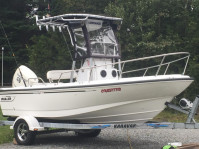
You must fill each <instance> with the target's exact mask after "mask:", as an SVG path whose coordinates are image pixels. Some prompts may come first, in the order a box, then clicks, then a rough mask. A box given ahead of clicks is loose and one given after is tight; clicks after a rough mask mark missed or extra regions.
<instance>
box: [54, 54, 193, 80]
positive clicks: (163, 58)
mask: <svg viewBox="0 0 199 149" xmlns="http://www.w3.org/2000/svg"><path fill="white" fill-rule="evenodd" d="M174 55H185V56H183V57H181V58H177V59H175V60H172V61H168V62H164V61H165V58H166V57H168V56H174ZM161 57H162V59H161V62H160V63H159V64H158V65H153V66H149V67H144V68H139V69H134V70H129V71H124V67H125V65H126V64H127V63H130V62H137V61H144V60H150V59H155V58H161ZM189 57H190V54H189V53H188V52H176V53H168V54H161V55H155V56H148V57H143V58H137V59H131V60H126V61H118V62H115V63H111V64H105V65H100V66H92V67H84V68H80V69H75V70H71V71H69V72H68V73H72V72H78V71H80V70H86V69H90V70H91V71H92V70H93V69H94V68H99V67H103V66H109V65H112V66H114V65H119V66H121V70H118V73H119V75H118V79H119V78H121V77H122V74H127V73H131V72H137V71H142V70H145V71H144V73H143V75H142V76H143V77H144V76H146V73H147V72H148V70H149V69H151V68H157V71H156V73H155V75H156V76H157V75H159V72H160V69H161V67H162V66H166V69H165V71H164V73H163V75H165V74H166V73H167V71H168V69H169V66H170V64H172V63H175V62H178V61H181V60H184V59H186V63H185V66H184V69H183V72H182V74H183V75H184V74H185V71H186V68H187V64H188V61H189ZM119 68H120V67H119ZM90 75H91V73H90ZM61 77H62V74H61V76H60V79H61ZM60 79H59V80H60ZM89 80H90V79H89ZM58 82H59V81H58Z"/></svg>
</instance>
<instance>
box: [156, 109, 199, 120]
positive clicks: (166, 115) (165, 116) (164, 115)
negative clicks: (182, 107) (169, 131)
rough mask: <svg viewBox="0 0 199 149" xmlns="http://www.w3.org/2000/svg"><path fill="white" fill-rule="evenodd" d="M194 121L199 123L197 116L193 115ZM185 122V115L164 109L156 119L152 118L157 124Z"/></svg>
mask: <svg viewBox="0 0 199 149" xmlns="http://www.w3.org/2000/svg"><path fill="white" fill-rule="evenodd" d="M194 119H195V120H196V122H199V115H195V116H194ZM186 120H187V115H186V114H183V113H180V112H178V111H175V110H173V109H169V108H166V109H165V110H164V111H162V112H161V113H160V114H158V115H157V116H156V117H154V119H153V121H157V122H176V123H185V122H186Z"/></svg>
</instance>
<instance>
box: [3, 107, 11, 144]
mask: <svg viewBox="0 0 199 149" xmlns="http://www.w3.org/2000/svg"><path fill="white" fill-rule="evenodd" d="M0 120H6V119H5V118H4V117H3V116H2V112H1V107H0ZM12 139H13V131H12V130H10V128H9V126H0V144H2V143H6V142H10V141H11V140H12Z"/></svg>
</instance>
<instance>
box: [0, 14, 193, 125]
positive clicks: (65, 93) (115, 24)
mask: <svg viewBox="0 0 199 149" xmlns="http://www.w3.org/2000/svg"><path fill="white" fill-rule="evenodd" d="M36 23H37V25H38V26H39V28H40V29H41V28H42V26H44V27H46V29H47V30H49V29H52V30H53V31H55V30H56V29H58V30H59V31H60V32H62V33H63V30H67V31H68V33H69V36H70V38H71V44H72V45H73V47H74V49H73V50H71V51H72V59H73V62H72V69H71V70H50V71H48V72H47V79H48V80H49V82H48V83H47V82H44V81H43V80H42V79H41V78H39V77H37V75H36V74H35V73H34V72H33V71H32V70H30V69H29V68H27V67H26V66H23V65H22V66H20V67H19V68H18V69H17V70H16V72H15V74H14V76H13V82H12V87H10V88H0V105H1V109H2V112H3V115H4V116H7V117H10V118H11V119H15V118H17V117H19V116H26V115H27V116H32V117H34V118H36V119H37V120H38V121H68V122H71V121H72V122H77V123H92V124H94V123H97V124H101V123H129V122H135V123H137V122H139V123H140V122H146V121H149V120H151V119H153V117H154V116H156V115H157V114H158V113H160V112H161V111H162V110H163V109H164V108H165V105H164V103H165V102H170V101H171V100H172V99H173V98H174V97H175V96H177V95H178V94H180V93H181V92H182V91H184V90H185V89H186V88H187V87H188V86H189V85H190V84H191V83H192V82H193V78H191V77H189V76H187V75H185V70H186V67H187V64H188V60H189V56H190V55H189V53H187V52H178V53H167V54H161V55H156V56H149V57H143V58H138V59H131V60H126V61H121V51H120V50H121V49H120V46H119V44H118V41H117V39H116V36H115V32H116V31H117V30H118V29H119V28H120V26H121V23H122V19H121V18H116V17H106V16H99V15H91V14H64V15H59V16H54V17H48V18H43V19H38V17H37V19H36ZM170 57H172V58H170ZM173 57H176V59H173ZM157 59H158V60H160V62H159V63H158V64H154V65H150V66H144V67H143V68H141V67H140V68H134V67H135V65H138V64H137V63H141V65H143V63H144V64H146V63H147V64H153V63H154V62H156V61H157ZM149 60H151V61H153V63H148V61H149ZM178 62H180V64H181V65H182V64H183V65H184V67H183V69H181V72H179V73H178V74H177V73H175V70H174V71H172V70H171V68H172V66H171V65H172V64H175V63H178ZM141 65H138V66H141ZM78 66H79V67H78ZM127 68H128V69H127ZM150 70H153V71H152V72H155V73H154V74H152V75H149V74H151V71H150ZM154 70H155V71H154ZM137 72H138V74H139V75H140V76H133V75H132V74H134V73H137ZM65 79H66V80H69V82H68V83H64V82H63V80H65Z"/></svg>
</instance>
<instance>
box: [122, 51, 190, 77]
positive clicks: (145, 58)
mask: <svg viewBox="0 0 199 149" xmlns="http://www.w3.org/2000/svg"><path fill="white" fill-rule="evenodd" d="M180 54H187V55H186V56H184V57H182V58H178V59H176V60H173V61H170V62H166V63H164V60H165V58H166V57H167V56H171V55H180ZM158 57H163V58H162V60H161V63H160V64H159V65H154V66H150V67H145V68H140V69H135V70H130V71H125V72H123V69H124V65H125V63H127V62H135V61H142V60H147V59H154V58H158ZM189 57H190V54H189V53H188V52H178V53H168V54H162V55H156V56H150V57H144V58H138V59H134V60H132V61H131V60H128V61H123V62H121V63H124V64H123V67H122V71H121V73H122V74H125V73H130V72H136V71H141V70H145V72H144V74H143V76H145V75H146V73H147V71H148V70H149V69H151V68H156V67H158V69H157V71H156V76H157V75H158V74H159V71H160V69H161V67H162V66H164V65H167V68H166V69H165V72H164V75H165V74H166V73H167V70H168V68H169V66H170V64H171V63H174V62H177V61H181V60H183V59H187V60H186V63H185V66H184V70H183V72H182V74H183V75H184V74H185V71H186V68H187V64H188V61H189Z"/></svg>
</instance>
